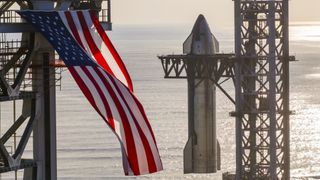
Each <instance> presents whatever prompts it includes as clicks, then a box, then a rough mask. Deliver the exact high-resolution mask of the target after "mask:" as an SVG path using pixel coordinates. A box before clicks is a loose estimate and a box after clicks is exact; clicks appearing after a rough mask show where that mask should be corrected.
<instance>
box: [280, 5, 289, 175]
mask: <svg viewBox="0 0 320 180" xmlns="http://www.w3.org/2000/svg"><path fill="white" fill-rule="evenodd" d="M282 6H283V7H282V8H283V12H282V13H283V14H282V20H281V21H282V25H283V58H282V59H281V60H283V113H284V114H283V126H284V127H283V131H284V132H283V136H284V137H283V143H284V150H283V152H284V155H283V156H284V157H283V158H284V167H283V170H284V174H283V179H290V119H289V116H290V103H289V99H290V93H289V89H290V76H289V67H290V66H289V64H290V63H289V28H288V27H289V0H283V4H282Z"/></svg>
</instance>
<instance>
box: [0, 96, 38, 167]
mask: <svg viewBox="0 0 320 180" xmlns="http://www.w3.org/2000/svg"><path fill="white" fill-rule="evenodd" d="M20 98H22V96H20ZM35 112H36V111H35V96H34V95H33V93H31V94H30V95H29V96H25V97H24V99H23V108H22V113H21V115H20V117H19V118H18V119H17V120H16V121H15V123H14V124H13V125H12V126H11V127H10V128H9V129H8V130H7V131H6V133H5V134H4V135H3V136H2V137H1V138H0V157H1V160H0V173H3V172H8V171H13V170H18V169H24V168H30V167H36V163H35V162H34V161H33V160H29V159H21V157H22V155H23V152H24V149H25V147H26V145H27V143H28V140H29V138H30V135H31V132H32V129H33V124H34V122H35ZM28 118H29V120H28V122H27V125H26V127H25V130H24V132H23V134H22V137H21V139H20V142H19V144H18V147H17V149H16V151H15V152H14V153H13V154H12V155H10V153H9V152H8V151H7V149H6V147H5V143H6V142H7V141H8V140H9V139H10V137H11V136H13V135H14V134H15V133H16V131H17V130H18V129H19V128H20V127H21V125H22V124H23V123H24V122H25V121H26V120H27V119H28Z"/></svg>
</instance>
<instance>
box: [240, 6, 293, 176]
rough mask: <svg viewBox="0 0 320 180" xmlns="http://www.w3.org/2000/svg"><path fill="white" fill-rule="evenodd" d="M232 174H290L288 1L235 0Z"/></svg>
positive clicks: (290, 58) (291, 58)
mask: <svg viewBox="0 0 320 180" xmlns="http://www.w3.org/2000/svg"><path fill="white" fill-rule="evenodd" d="M235 48H236V62H235V75H236V76H235V79H236V80H235V82H236V84H235V85H236V112H235V113H234V115H235V116H236V144H237V151H236V163H237V164H236V166H237V169H236V177H237V179H238V180H240V179H241V180H242V179H289V177H290V173H289V172H290V165H289V164H290V158H289V114H290V111H289V61H290V60H293V59H294V58H293V57H289V44H288V0H277V1H274V0H270V1H259V0H254V1H253V0H252V1H250V0H235Z"/></svg>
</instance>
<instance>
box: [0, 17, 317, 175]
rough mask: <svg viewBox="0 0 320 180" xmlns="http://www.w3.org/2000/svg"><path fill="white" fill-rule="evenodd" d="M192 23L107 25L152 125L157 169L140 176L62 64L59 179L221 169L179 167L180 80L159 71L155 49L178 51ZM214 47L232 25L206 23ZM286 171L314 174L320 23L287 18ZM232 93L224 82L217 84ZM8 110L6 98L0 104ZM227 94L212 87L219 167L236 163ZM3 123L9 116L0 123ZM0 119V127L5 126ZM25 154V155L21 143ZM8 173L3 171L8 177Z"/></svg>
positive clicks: (226, 38)
mask: <svg viewBox="0 0 320 180" xmlns="http://www.w3.org/2000/svg"><path fill="white" fill-rule="evenodd" d="M191 28H192V24H189V25H171V26H168V25H163V26H144V25H141V26H138V25H135V26H133V25H118V26H117V25H114V29H113V31H112V32H108V34H109V35H110V38H111V39H112V41H113V43H114V45H115V47H116V48H117V49H118V51H119V53H120V54H121V56H122V58H123V60H124V62H125V64H126V65H127V69H128V71H129V73H130V74H131V77H132V79H133V83H134V89H135V94H136V95H137V96H138V98H139V99H140V101H141V102H142V104H143V105H144V108H145V110H146V113H147V116H148V118H149V120H150V123H151V125H152V127H153V130H154V133H155V136H156V139H157V142H158V146H159V151H160V154H161V157H162V161H163V165H164V170H163V171H162V172H160V173H155V174H152V175H146V176H140V177H125V176H124V175H123V171H122V161H121V153H120V146H119V143H118V142H117V140H116V138H115V136H114V135H113V133H112V132H111V131H110V130H109V128H108V127H107V125H106V124H105V123H104V122H103V120H102V119H101V118H99V116H98V115H97V113H96V112H95V111H94V110H93V108H92V107H91V106H90V105H89V103H88V102H87V100H86V99H85V98H84V96H83V95H82V93H81V92H80V90H79V89H78V87H77V85H76V84H75V82H74V81H73V80H72V78H71V77H70V74H69V73H68V72H64V73H63V80H62V90H61V91H57V156H58V179H61V180H73V179H90V180H91V179H92V180H100V179H157V180H158V179H201V180H202V179H221V174H219V173H218V174H205V175H203V174H192V175H184V174H183V148H184V146H185V143H186V141H187V124H188V123H187V82H186V80H168V79H164V78H163V75H164V74H163V70H162V66H161V63H160V61H159V60H158V59H157V55H165V54H180V53H181V52H182V43H183V41H184V40H185V39H186V37H187V36H188V35H189V33H190V31H191ZM212 31H213V32H214V34H215V36H216V37H217V38H218V40H219V41H220V51H221V52H225V53H229V52H233V51H234V50H233V29H232V28H228V27H217V28H212ZM290 39H291V41H290V43H291V44H290V52H291V55H295V56H296V58H297V59H298V60H299V61H297V62H292V63H291V64H290V65H291V67H290V68H291V69H290V71H291V73H290V75H291V77H290V90H291V92H290V98H291V101H290V107H291V109H292V110H294V111H295V115H293V116H291V126H290V127H291V144H290V145H291V174H292V177H293V178H294V177H307V176H315V177H317V176H319V175H320V96H319V94H320V93H319V92H320V63H319V56H320V24H318V23H294V24H292V25H291V28H290ZM224 87H225V88H226V89H227V91H228V92H229V93H230V94H231V95H232V96H233V95H234V89H233V85H232V84H231V83H226V84H225V86H224ZM1 107H2V109H3V111H2V112H4V113H3V114H2V117H4V118H10V116H11V115H10V114H9V109H10V108H11V107H12V106H11V105H2V106H1ZM233 110H234V106H233V105H232V103H231V102H229V100H228V99H227V98H226V97H225V96H224V95H223V94H222V93H221V92H220V91H217V126H218V132H217V134H218V140H219V141H220V144H221V152H222V172H226V171H234V169H235V125H234V121H235V120H234V118H232V117H229V112H231V111H233ZM7 124H8V123H7ZM7 126H8V125H6V123H4V125H3V127H1V129H2V131H3V130H4V129H5V128H6V127H7ZM25 156H26V157H27V156H31V151H30V147H28V149H27V151H26V153H25ZM11 177H12V173H8V174H2V179H12V178H11Z"/></svg>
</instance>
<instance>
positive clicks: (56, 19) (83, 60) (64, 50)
mask: <svg viewBox="0 0 320 180" xmlns="http://www.w3.org/2000/svg"><path fill="white" fill-rule="evenodd" d="M18 13H19V14H20V15H21V16H22V17H23V18H25V19H26V20H27V21H28V22H30V23H31V24H32V25H33V26H34V27H35V28H36V29H38V30H39V31H41V32H42V33H43V34H44V36H45V37H46V38H47V40H48V41H49V42H50V43H51V44H52V46H53V47H54V48H55V50H56V51H57V52H58V54H59V55H60V57H61V58H62V59H63V61H64V63H65V64H66V65H67V66H97V64H96V63H95V62H94V61H92V60H91V58H90V57H89V56H88V55H87V54H86V53H85V52H84V50H83V49H82V48H81V47H80V46H79V44H78V43H77V42H76V41H75V40H74V38H73V37H72V35H71V34H70V32H69V31H68V29H67V28H66V27H65V25H64V24H63V22H62V20H61V18H60V16H59V14H58V12H54V13H52V12H50V13H49V12H41V11H19V12H18Z"/></svg>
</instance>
